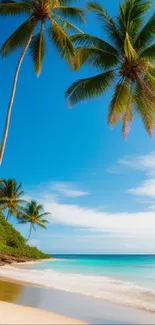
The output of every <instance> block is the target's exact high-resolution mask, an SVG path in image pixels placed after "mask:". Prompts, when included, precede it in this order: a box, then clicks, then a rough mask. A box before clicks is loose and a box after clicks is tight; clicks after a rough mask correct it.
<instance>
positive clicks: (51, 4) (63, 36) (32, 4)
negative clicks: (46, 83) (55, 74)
mask: <svg viewBox="0 0 155 325" xmlns="http://www.w3.org/2000/svg"><path fill="white" fill-rule="evenodd" d="M72 2H74V0H72V1H71V0H70V1H62V0H61V1H60V0H52V1H50V0H47V1H43V2H42V1H41V0H38V1H37V2H36V1H35V0H34V1H27V0H22V1H21V2H18V1H17V2H16V1H14V2H11V3H10V2H9V0H6V1H5V2H4V3H3V2H1V3H0V16H4V15H5V16H10V15H19V14H25V13H26V14H27V15H28V19H27V20H25V21H24V22H23V23H22V24H21V25H20V26H19V28H17V30H15V31H14V32H13V33H12V35H11V36H10V37H9V38H8V39H7V40H6V41H5V43H4V44H3V45H2V49H1V53H2V55H3V57H5V56H7V55H8V54H10V53H11V52H12V51H14V50H16V49H17V48H19V47H21V46H23V44H25V43H26V41H27V40H28V39H30V41H31V42H30V55H31V57H32V60H33V64H34V70H35V72H36V73H37V74H39V73H40V71H41V67H42V63H43V57H44V54H45V48H46V46H45V45H46V44H45V39H46V37H45V33H46V31H47V30H48V31H49V32H48V35H47V36H49V39H50V41H52V43H53V44H54V45H55V47H56V49H57V50H58V52H59V54H60V55H61V56H62V57H64V58H65V59H66V60H68V58H69V57H70V56H71V55H72V54H73V51H74V48H73V44H72V42H71V39H70V33H71V32H72V31H74V33H75V32H77V31H78V33H79V32H80V29H78V28H77V27H76V26H75V25H73V24H72V23H71V22H70V20H72V21H76V22H78V23H82V24H83V23H84V13H83V10H82V9H80V8H76V7H74V6H73V7H72V6H71V5H69V4H71V3H72ZM44 24H46V26H47V27H48V28H43V26H44ZM40 25H41V28H40ZM38 30H39V33H38ZM32 36H33V37H32ZM31 38H32V39H31Z"/></svg>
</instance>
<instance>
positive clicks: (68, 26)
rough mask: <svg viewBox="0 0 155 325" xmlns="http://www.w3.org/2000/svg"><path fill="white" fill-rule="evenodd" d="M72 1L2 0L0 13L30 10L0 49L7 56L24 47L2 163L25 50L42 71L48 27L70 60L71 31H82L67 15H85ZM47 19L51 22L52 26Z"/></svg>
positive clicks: (0, 149) (0, 153) (81, 18)
mask: <svg viewBox="0 0 155 325" xmlns="http://www.w3.org/2000/svg"><path fill="white" fill-rule="evenodd" d="M73 1H74V0H22V1H10V0H1V4H0V15H1V16H10V15H13V16H14V15H19V14H27V15H28V19H27V20H25V21H24V22H23V23H22V24H21V25H20V26H19V28H17V30H16V31H15V32H14V33H13V34H12V35H11V36H10V37H9V38H8V39H7V41H6V42H5V43H4V44H3V46H2V49H1V53H2V56H3V57H6V56H7V55H8V54H10V53H11V52H12V51H14V50H16V49H18V48H19V47H23V49H22V52H21V55H20V58H19V61H18V63H17V67H16V71H15V75H14V81H13V86H12V92H11V97H10V101H9V105H8V111H7V117H6V122H5V128H4V134H3V139H2V142H1V147H0V164H1V163H2V159H3V154H4V150H5V145H6V140H7V135H8V129H9V123H10V116H11V108H12V104H13V101H14V96H15V91H16V84H17V79H18V74H19V70H20V66H21V64H22V61H23V58H24V56H25V53H26V51H27V50H28V48H30V55H31V56H32V60H33V64H34V69H35V72H36V73H37V75H39V74H40V71H41V66H42V62H43V59H44V55H45V49H46V46H45V38H44V33H45V31H46V33H47V31H48V33H47V34H48V37H49V39H50V41H52V42H53V44H54V45H55V47H56V48H57V50H58V52H59V54H60V55H61V56H62V57H64V58H65V59H66V60H67V61H68V59H69V58H70V56H71V55H73V52H74V47H73V44H72V41H71V39H70V37H69V35H70V32H72V31H74V32H75V31H76V32H77V31H78V33H79V32H81V31H80V29H79V28H77V27H76V26H75V25H73V24H72V23H70V22H69V21H68V20H66V19H73V20H76V21H78V22H82V23H83V21H84V15H83V11H82V10H81V9H79V8H75V7H71V6H70V5H67V3H70V2H73ZM47 23H49V26H48V25H47ZM45 26H46V27H45Z"/></svg>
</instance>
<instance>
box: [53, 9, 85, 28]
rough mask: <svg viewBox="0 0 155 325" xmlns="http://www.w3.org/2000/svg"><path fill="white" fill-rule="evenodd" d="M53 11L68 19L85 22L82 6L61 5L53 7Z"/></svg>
mask: <svg viewBox="0 0 155 325" xmlns="http://www.w3.org/2000/svg"><path fill="white" fill-rule="evenodd" d="M53 13H56V14H57V15H58V16H59V15H60V16H62V17H64V18H67V19H72V20H74V21H76V22H79V23H82V24H83V23H84V13H83V10H82V9H80V8H75V7H69V6H59V7H58V8H55V9H53Z"/></svg>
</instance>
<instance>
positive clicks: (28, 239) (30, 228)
mask: <svg viewBox="0 0 155 325" xmlns="http://www.w3.org/2000/svg"><path fill="white" fill-rule="evenodd" d="M31 232H32V224H31V225H30V231H29V235H28V238H27V241H28V240H29V239H30V236H31Z"/></svg>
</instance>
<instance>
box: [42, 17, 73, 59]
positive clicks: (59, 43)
mask: <svg viewBox="0 0 155 325" xmlns="http://www.w3.org/2000/svg"><path fill="white" fill-rule="evenodd" d="M50 20H51V25H50V26H49V33H48V34H49V38H50V40H51V41H52V42H53V43H54V45H55V47H56V48H57V50H58V52H59V54H60V55H61V56H62V57H65V58H66V60H68V59H69V58H70V57H71V56H72V55H73V54H74V47H73V44H72V42H71V40H70V38H69V36H68V35H67V33H66V32H65V30H64V29H63V28H62V27H61V26H60V25H59V24H58V23H57V22H56V21H55V20H54V19H52V18H51V19H50Z"/></svg>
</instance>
